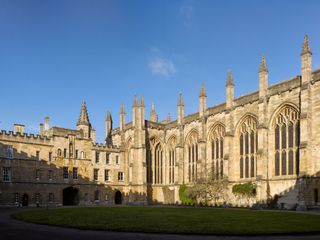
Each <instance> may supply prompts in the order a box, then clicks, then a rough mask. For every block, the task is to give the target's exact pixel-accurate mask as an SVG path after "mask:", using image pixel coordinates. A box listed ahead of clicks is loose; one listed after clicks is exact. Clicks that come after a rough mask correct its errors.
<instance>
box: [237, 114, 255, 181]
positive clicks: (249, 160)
mask: <svg viewBox="0 0 320 240" xmlns="http://www.w3.org/2000/svg"><path fill="white" fill-rule="evenodd" d="M239 138H240V139H239V148H240V169H239V170H240V178H253V177H255V176H256V160H257V150H258V133H257V121H256V119H255V118H253V117H252V116H247V117H246V118H245V119H244V120H243V121H242V123H241V125H240V137H239Z"/></svg>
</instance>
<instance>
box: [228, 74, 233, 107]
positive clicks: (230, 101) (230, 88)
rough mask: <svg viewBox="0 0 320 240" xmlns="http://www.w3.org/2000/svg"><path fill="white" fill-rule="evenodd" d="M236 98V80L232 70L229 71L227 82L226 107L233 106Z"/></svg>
mask: <svg viewBox="0 0 320 240" xmlns="http://www.w3.org/2000/svg"><path fill="white" fill-rule="evenodd" d="M233 99H234V82H233V77H232V72H231V70H230V71H229V73H228V78H227V83H226V108H227V109H228V108H231V107H232V106H233Z"/></svg>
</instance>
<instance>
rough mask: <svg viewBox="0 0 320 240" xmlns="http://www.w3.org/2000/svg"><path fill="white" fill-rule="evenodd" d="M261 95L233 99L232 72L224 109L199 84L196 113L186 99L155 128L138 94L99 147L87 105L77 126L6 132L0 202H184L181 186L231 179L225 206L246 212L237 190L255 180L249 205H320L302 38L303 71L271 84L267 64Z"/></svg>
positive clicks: (317, 113)
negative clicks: (128, 115)
mask: <svg viewBox="0 0 320 240" xmlns="http://www.w3.org/2000/svg"><path fill="white" fill-rule="evenodd" d="M258 78H259V90H258V91H256V92H253V93H251V94H248V95H246V96H242V97H238V98H234V81H233V77H232V73H231V72H229V74H228V77H227V81H226V102H225V103H223V104H220V105H216V106H213V107H207V104H206V99H207V96H206V90H205V88H204V86H202V88H201V90H200V95H199V110H198V112H197V113H194V114H191V115H188V116H185V115H184V103H183V98H182V95H181V94H180V96H179V99H178V104H177V112H178V114H177V119H176V120H171V119H170V117H168V119H166V120H165V121H162V122H159V121H158V116H157V114H156V112H155V108H154V106H152V109H151V113H150V117H149V120H146V119H145V104H144V100H143V98H142V97H141V98H140V99H139V100H138V99H137V98H136V97H135V98H134V102H133V106H132V121H131V122H128V123H127V122H126V113H125V108H124V106H123V105H122V106H121V111H120V127H119V128H117V129H113V127H112V124H113V123H112V118H111V114H110V113H109V112H108V113H107V117H106V133H105V135H106V139H105V143H104V144H97V143H96V142H95V130H94V128H93V126H92V125H91V123H90V121H89V116H88V112H87V107H86V104H85V102H84V103H83V104H82V107H81V112H80V117H79V119H78V122H77V127H76V129H65V128H60V127H50V126H49V118H48V117H47V118H45V122H44V124H40V130H39V134H38V135H33V134H26V133H25V132H24V125H22V124H15V126H14V131H5V130H2V131H1V132H0V167H1V172H0V204H1V205H23V206H35V205H40V206H46V205H112V204H150V203H164V204H172V203H179V202H180V200H179V187H180V186H181V184H183V183H185V184H186V185H192V184H193V183H194V182H195V181H196V179H197V178H199V177H200V176H204V175H208V174H209V175H210V176H209V177H213V178H222V177H225V178H226V179H227V180H228V184H229V193H228V198H227V202H228V203H230V204H233V205H241V204H244V203H242V202H241V201H240V200H239V199H237V198H235V197H234V196H233V194H232V192H231V188H232V186H233V185H234V184H239V183H246V182H252V183H254V184H255V185H256V188H257V194H256V197H255V199H254V200H253V202H256V203H265V202H266V201H267V200H269V199H272V198H277V199H278V204H280V205H281V206H282V207H284V208H295V207H298V208H300V209H301V208H305V207H315V206H317V205H319V189H320V151H319V150H320V69H318V70H313V69H312V53H311V48H310V46H309V40H308V37H307V36H305V38H304V42H303V47H302V52H301V74H300V75H298V76H296V77H293V78H290V79H288V80H286V81H283V82H280V83H278V84H275V85H272V86H269V85H268V69H267V64H266V60H265V58H264V57H262V59H261V63H260V68H259V72H258Z"/></svg>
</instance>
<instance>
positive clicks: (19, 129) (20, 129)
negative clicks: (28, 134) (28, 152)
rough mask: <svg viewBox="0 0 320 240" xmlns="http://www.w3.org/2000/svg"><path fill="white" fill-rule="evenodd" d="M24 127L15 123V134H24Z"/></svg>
mask: <svg viewBox="0 0 320 240" xmlns="http://www.w3.org/2000/svg"><path fill="white" fill-rule="evenodd" d="M24 127H25V126H24V125H23V124H18V123H15V124H14V133H15V134H17V133H20V134H24Z"/></svg>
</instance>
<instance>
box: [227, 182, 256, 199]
mask: <svg viewBox="0 0 320 240" xmlns="http://www.w3.org/2000/svg"><path fill="white" fill-rule="evenodd" d="M232 193H233V194H234V195H235V196H237V197H244V198H251V197H254V196H256V193H257V191H256V185H255V184H253V183H251V182H248V183H242V184H241V183H239V184H235V185H233V187H232Z"/></svg>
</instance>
